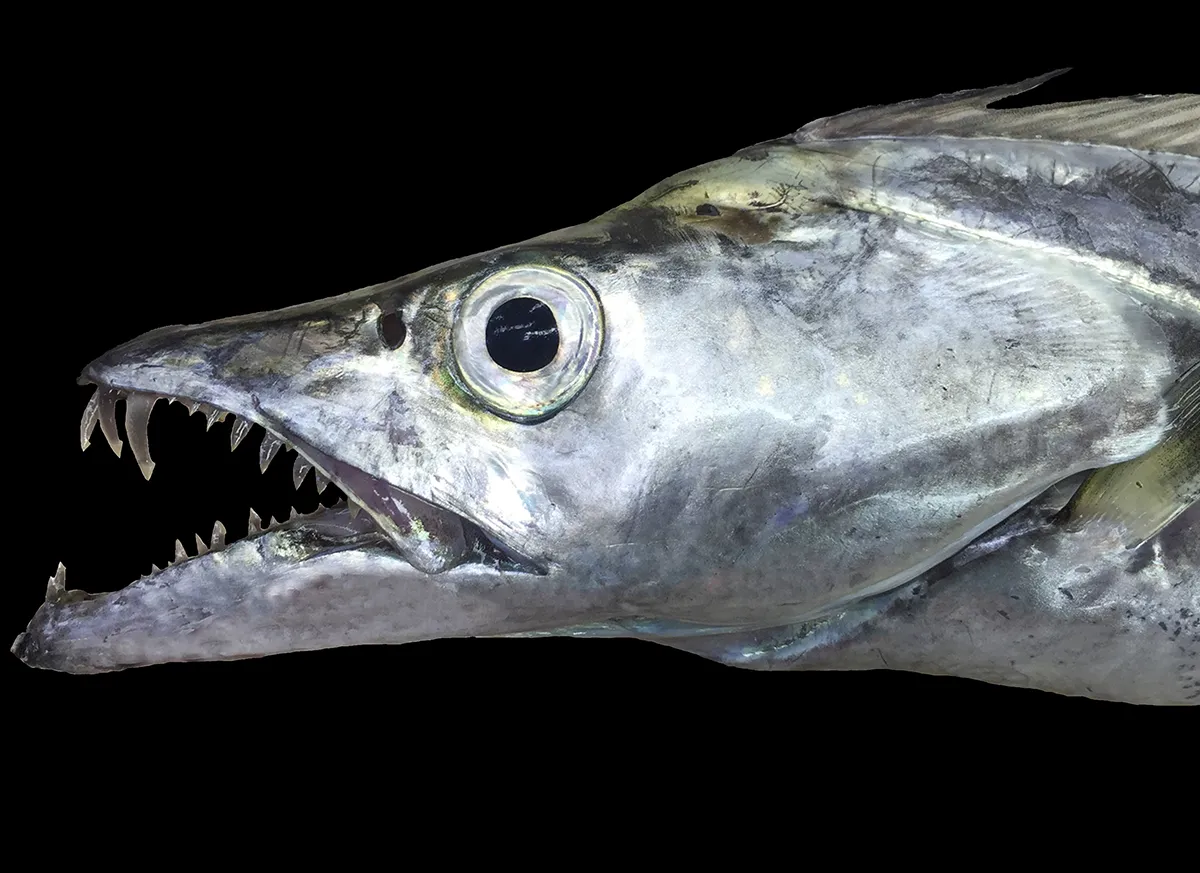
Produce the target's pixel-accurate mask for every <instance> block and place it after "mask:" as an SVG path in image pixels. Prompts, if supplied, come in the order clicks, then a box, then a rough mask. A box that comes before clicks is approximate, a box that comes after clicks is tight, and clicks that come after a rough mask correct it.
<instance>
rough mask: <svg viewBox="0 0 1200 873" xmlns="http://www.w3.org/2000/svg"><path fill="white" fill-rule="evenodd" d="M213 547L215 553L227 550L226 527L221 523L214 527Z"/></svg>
mask: <svg viewBox="0 0 1200 873" xmlns="http://www.w3.org/2000/svg"><path fill="white" fill-rule="evenodd" d="M212 547H213V551H214V552H215V551H217V550H218V549H223V548H225V525H223V524H221V522H219V521H218V522H217V523H216V524H214V525H213V534H212Z"/></svg>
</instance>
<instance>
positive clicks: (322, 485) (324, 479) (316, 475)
mask: <svg viewBox="0 0 1200 873" xmlns="http://www.w3.org/2000/svg"><path fill="white" fill-rule="evenodd" d="M313 479H315V480H316V483H317V493H318V494H321V493H322V492H323V491H324V490H325V489H326V488H328V487H329V477H328V476H326V475H325V474H324V473H322V472H321V471H320V470H318V469H316V468H315V467H314V468H313Z"/></svg>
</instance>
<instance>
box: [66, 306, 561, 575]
mask: <svg viewBox="0 0 1200 873" xmlns="http://www.w3.org/2000/svg"><path fill="white" fill-rule="evenodd" d="M368 310H373V311H375V312H377V311H378V309H377V307H374V306H373V305H372V306H369V307H368ZM367 315H370V312H368V313H367ZM276 316H277V314H276V315H272V316H270V317H271V318H272V319H274V318H276ZM256 325H259V326H258V327H256ZM318 326H319V327H323V328H324V329H325V332H326V333H328V332H329V322H328V321H326V322H320V323H319V325H316V324H313V325H309V326H308V327H305V326H302V325H301V326H297V325H294V324H288V323H286V322H285V323H284V324H283V325H282V326H281V327H280V326H277V325H275V324H272V323H271V322H267V323H266V327H265V328H263V327H262V322H255V321H252V320H251V319H250V318H246V319H234V320H230V321H229V324H228V325H227V324H226V323H224V322H215V323H213V324H212V326H209V329H208V330H207V331H206V330H205V328H206V326H204V325H201V326H198V327H184V328H164V329H160V330H156V331H152V332H151V333H149V334H146V335H144V336H143V337H139V338H138V339H135V340H133V341H131V342H129V343H126V344H125V345H123V346H120V347H118V348H117V349H114V350H112V351H111V352H109V353H108V354H106V355H104V356H102V357H101V358H99V359H97V360H96V361H93V362H92V363H91V364H90V365H88V367H87V368H86V369H85V370H84V372H83V374H82V375H81V376H80V379H79V382H80V383H81V384H95V385H96V386H97V390H96V392H95V394H94V395H93V397H92V399H91V400H90V401H89V403H88V406H87V408H86V409H85V411H84V415H83V420H82V422H81V430H80V442H81V445H82V446H83V447H84V448H86V447H87V446H88V444H89V442H90V441H91V438H92V437H93V436H94V435H95V433H94V431H95V429H96V428H97V426H98V429H99V431H100V432H101V433H102V434H103V435H104V437H105V438H106V439H107V441H108V443H109V445H110V446H111V447H112V449H113V451H114V452H116V453H118V454H120V452H121V450H122V442H121V440H120V438H119V436H118V431H117V426H116V404H117V402H118V401H119V400H122V399H123V400H124V401H125V418H126V433H127V437H128V441H129V444H130V449H131V451H132V453H133V455H134V457H135V459H136V461H137V463H138V466H139V468H140V469H141V471H142V474H143V475H144V476H145V477H146V478H147V479H149V478H150V476H151V475H152V473H153V471H154V461H153V459H152V457H151V454H150V448H149V444H148V440H147V433H148V431H147V423H148V420H149V417H150V414H151V412H152V410H153V408H154V406H155V405H156V403H157V402H158V401H160V400H164V399H165V400H167V401H168V402H178V403H181V404H183V405H185V406H186V407H187V408H188V409H189V411H190V412H191V413H193V414H196V413H199V414H202V415H204V416H206V417H207V419H208V425H209V427H211V426H212V424H213V423H214V422H215V421H219V420H224V419H225V418H226V417H228V416H233V417H234V419H235V420H234V424H233V427H232V434H231V436H232V440H233V446H234V447H235V448H236V447H237V445H238V444H239V443H240V441H241V440H242V439H244V438H245V437H246V435H247V434H248V433H249V432H250V430H251V428H252V427H253V426H254V425H258V426H260V427H261V428H262V429H263V430H264V431H265V434H264V436H263V439H262V443H261V445H260V447H259V454H260V463H261V465H262V468H263V469H264V471H265V469H266V466H267V465H268V464H269V463H270V462H271V461H272V459H273V458H274V457H275V456H276V454H277V453H278V452H279V451H280V450H281V449H282V448H287V449H294V450H295V451H296V452H297V457H296V461H295V468H294V473H293V478H294V482H295V484H296V487H299V485H300V483H301V481H302V480H303V478H304V477H305V476H306V475H307V473H308V471H309V470H310V469H312V470H314V471H315V474H314V475H315V477H316V479H317V487H318V492H320V491H321V490H323V489H324V487H325V486H326V485H327V484H328V483H330V482H332V483H334V484H335V485H337V486H338V487H339V488H341V489H342V490H343V491H344V492H345V493H346V495H347V499H348V501H349V502H350V505H351V506H352V507H353V508H355V509H365V510H366V512H367V513H368V514H369V515H370V516H371V517H372V518H373V519H374V521H375V523H376V525H377V526H378V528H379V530H380V531H381V533H382V534H383V535H384V536H385V537H386V538H387V540H388V541H389V542H390V544H391V545H392V547H393V548H394V549H395V550H396V551H397V552H398V553H399V555H400V556H401V557H402V558H404V560H405V561H406V562H407V563H408V564H409V565H410V566H411V567H413V568H414V569H415V570H417V571H419V572H421V573H425V574H428V575H436V574H439V573H444V572H446V571H447V570H449V569H451V568H453V567H455V566H457V565H458V564H460V563H463V562H472V561H474V562H478V561H481V560H484V559H487V558H490V559H495V560H502V561H503V562H504V564H505V566H506V567H508V568H509V569H510V570H513V571H520V572H528V573H534V574H543V573H545V572H546V570H545V566H544V565H542V564H539V563H537V562H535V561H534V560H532V559H530V558H527V557H525V556H524V555H522V554H520V553H518V552H517V551H516V550H514V549H513V548H511V547H508V546H507V545H504V544H502V543H501V542H500V540H499V538H498V537H496V536H495V535H494V534H491V533H490V532H489V533H485V530H484V527H483V525H481V524H480V523H479V522H478V521H477V520H475V519H474V518H471V517H470V515H469V510H468V511H467V512H463V510H462V509H458V508H456V509H454V510H452V509H450V508H449V507H446V506H442V505H439V504H438V503H435V502H433V501H432V500H430V499H424V498H423V497H422V496H418V495H417V494H416V493H414V492H413V491H411V490H407V489H405V488H401V487H399V486H397V485H395V484H392V483H390V482H388V481H386V480H385V479H384V478H382V477H379V476H375V475H371V474H370V473H368V472H365V471H364V470H362V469H360V468H358V467H357V466H355V465H354V464H352V463H350V462H347V461H344V460H342V459H340V458H338V457H337V455H336V449H335V448H333V447H329V448H320V447H318V446H316V445H314V444H313V443H314V442H315V440H313V439H312V438H311V437H309V438H305V437H302V436H300V435H297V433H295V432H294V430H293V429H292V426H291V425H292V422H290V421H288V422H287V423H285V421H284V420H282V417H281V415H280V414H279V413H280V411H282V409H283V408H284V407H285V406H286V404H287V402H288V398H289V396H290V397H291V398H292V399H293V401H294V402H300V401H304V402H305V403H310V404H311V401H312V398H306V397H303V395H302V389H300V388H298V386H295V385H293V383H292V381H291V380H290V379H289V378H288V374H286V373H285V374H281V373H279V372H277V368H278V367H281V366H287V367H291V368H293V370H294V369H295V368H296V366H297V364H296V362H295V361H292V360H289V361H288V362H287V363H286V365H283V364H278V363H273V362H272V359H271V356H270V354H269V353H267V352H264V351H262V349H263V348H264V347H266V348H268V349H269V348H271V347H272V346H273V345H278V344H279V340H278V338H276V337H273V335H272V334H271V333H270V331H271V330H277V331H278V332H279V334H280V335H282V336H291V335H295V334H296V333H297V332H303V333H305V334H306V335H307V334H319V333H320V331H319V330H318V329H317V328H318ZM230 327H233V328H235V329H234V330H230V329H229V328H230ZM310 328H311V329H310ZM339 339H340V341H341V344H342V345H341V346H339V345H338V344H336V343H334V342H332V341H331V340H329V339H328V338H327V337H326V338H322V337H321V336H319V335H318V336H317V337H316V338H315V339H310V340H309V343H310V345H311V346H313V347H317V348H320V349H322V350H323V351H324V352H325V353H330V352H332V353H334V354H340V355H349V354H353V353H354V349H355V344H354V343H353V342H352V341H348V340H347V339H346V338H345V337H344V336H342V337H339ZM288 342H290V341H288ZM251 352H253V354H250V353H251ZM231 361H232V362H236V364H232V363H230V362H231ZM250 362H253V366H252V365H251V363H250ZM255 367H257V368H258V372H255ZM314 369H317V370H319V369H320V368H319V367H317V368H314ZM292 375H294V373H293V374H292ZM346 426H347V427H350V426H351V423H350V422H347V423H346Z"/></svg>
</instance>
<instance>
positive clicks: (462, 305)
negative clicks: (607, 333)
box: [450, 265, 604, 423]
mask: <svg viewBox="0 0 1200 873" xmlns="http://www.w3.org/2000/svg"><path fill="white" fill-rule="evenodd" d="M519 298H532V300H534V301H536V302H538V303H542V304H544V305H545V306H546V307H547V309H548V310H549V311H550V313H551V314H552V315H553V318H554V322H555V324H556V326H557V330H558V348H557V351H555V352H554V355H553V357H551V358H550V359H549V361H548V362H547V363H546V364H545V365H544V366H541V367H539V368H538V369H536V370H531V371H529V372H521V371H519V370H509V369H506V368H505V367H502V366H501V365H500V364H498V363H497V362H496V361H495V360H493V358H492V356H491V355H490V354H489V352H488V336H487V331H488V324H489V321H490V320H491V318H492V316H493V314H494V313H496V312H497V310H498V309H500V307H502V306H504V304H505V303H508V302H509V301H512V300H517V299H519ZM450 340H451V348H452V352H453V358H454V365H455V367H454V369H455V376H456V378H457V379H458V381H459V383H460V384H461V385H462V387H463V388H464V389H466V390H467V391H468V392H469V393H470V394H471V395H473V396H474V397H475V398H476V399H477V400H478V401H479V402H480V403H481V404H482V405H483V406H484V407H486V408H487V409H488V410H489V411H491V412H492V413H494V414H495V415H498V416H500V417H501V418H506V419H508V420H510V421H517V422H524V423H534V422H539V421H545V420H546V419H547V418H550V417H551V416H552V415H554V414H555V413H556V412H558V411H559V410H560V409H562V408H563V407H564V406H566V405H567V404H568V403H570V402H571V400H573V399H574V398H575V397H576V396H577V395H578V394H579V392H580V391H582V390H583V387H584V386H585V385H586V384H587V381H588V379H589V378H590V377H591V375H592V371H593V370H594V369H595V367H596V362H597V361H598V360H599V357H600V351H601V347H602V345H603V343H604V314H603V310H602V308H601V306H600V299H599V297H598V296H597V295H596V292H595V291H594V290H593V289H592V287H591V286H590V285H589V284H588V283H587V282H585V281H584V280H583V279H581V278H580V277H578V276H576V275H574V274H572V273H569V272H567V271H566V270H562V269H559V268H557V267H548V266H542V265H534V266H520V267H509V268H506V269H502V270H498V271H497V272H495V273H492V274H490V275H488V276H485V277H484V278H483V279H482V280H480V282H479V283H478V284H476V285H475V287H473V288H472V289H471V290H470V291H468V292H467V294H466V295H464V296H463V298H462V299H461V300H460V301H459V305H458V311H457V313H456V315H455V320H454V327H453V329H452V330H451V334H450Z"/></svg>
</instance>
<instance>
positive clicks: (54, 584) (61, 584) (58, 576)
mask: <svg viewBox="0 0 1200 873" xmlns="http://www.w3.org/2000/svg"><path fill="white" fill-rule="evenodd" d="M344 502H345V503H347V505H348V507H349V510H350V517H351V518H354V517H355V516H357V515H358V511H359V509H361V507H360V506H359V505H358V504H357V503H355V502H354V501H352V500H351V501H338V504H337V505H341V504H342V503H344ZM323 511H325V508H324V507H317V509H316V510H314V511H313V512H309V513H306V514H303V515H302V514H301V513H299V512H297V511H296V508H295V507H292V511H291V514H290V515H289V516H288V517H287V518H286V519H284V518H279V519H277V520H275V521H271V519H270V518H268V519H267V523H266V525H264V524H263V521H262V519H261V518H260V517H259V515H258V513H257V512H255V511H254V510H253V509H251V510H250V519H249V522H248V524H247V528H248V535H253V534H258V533H262V532H263V531H268V530H271V529H273V528H275V527H278V526H279V525H282V524H284V523H285V522H289V521H295V520H296V519H297V518H311V517H312V516H314V515H318V514H320V513H321V512H323ZM225 533H226V532H225V525H223V524H221V522H220V521H217V522H215V523H214V524H213V529H212V536H211V537H210V538H209V539H210V541H211V545H208V544H206V543H205V542H204V539H203V538H202V537H201V536H200V534H196V535H195V536H196V555H195V557H200V556H201V555H207V554H208V553H209V552H219V551H221V550H222V549H224V548H225ZM191 557H192V555H189V554H188V553H187V549H185V548H184V547H183V541H182V540H175V558H174V560H172V561H168V562H167V566H168V567H173V566H174V565H176V564H179V563H181V562H183V561H187V560H189V559H190V558H191ZM161 572H162V568H160V567H159V566H158V565H157V564H151V565H150V572H149V573H148V574H146V575H145V576H143V577H142V578H143V579H146V578H149V577H150V576H153V575H155V574H156V573H161ZM66 581H67V568H66V567H64V566H63V565H62V563H59V565H58V570H57V571H56V572H55V574H54V575H53V576H51V577H50V581H49V582H48V583H47V584H46V599H47V600H48V601H50V602H51V603H54V602H57V601H58V599H59V598H60V597H61V596H62V595H63V593H64V592H65V591H66Z"/></svg>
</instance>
